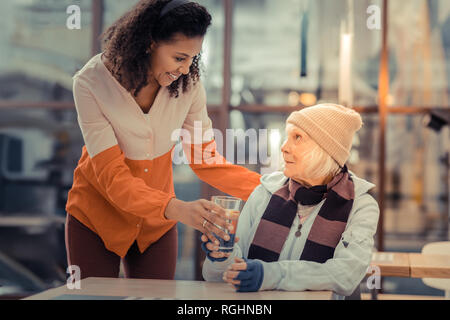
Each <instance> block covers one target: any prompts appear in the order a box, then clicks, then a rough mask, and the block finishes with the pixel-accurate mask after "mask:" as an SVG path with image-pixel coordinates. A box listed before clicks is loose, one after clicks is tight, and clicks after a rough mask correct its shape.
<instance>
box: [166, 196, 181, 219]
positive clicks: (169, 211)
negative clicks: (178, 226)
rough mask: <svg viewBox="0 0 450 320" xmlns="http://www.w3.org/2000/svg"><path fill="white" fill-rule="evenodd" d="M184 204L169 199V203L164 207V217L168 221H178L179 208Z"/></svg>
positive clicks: (174, 199) (175, 199)
mask: <svg viewBox="0 0 450 320" xmlns="http://www.w3.org/2000/svg"><path fill="white" fill-rule="evenodd" d="M183 204H184V201H182V200H178V199H177V198H172V199H170V201H169V203H168V204H167V206H166V211H164V216H165V217H166V219H168V220H176V221H179V216H180V212H181V211H182V210H181V208H182V206H183Z"/></svg>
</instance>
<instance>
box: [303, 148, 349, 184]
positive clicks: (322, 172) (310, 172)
mask: <svg viewBox="0 0 450 320" xmlns="http://www.w3.org/2000/svg"><path fill="white" fill-rule="evenodd" d="M303 162H304V163H303V167H304V172H303V174H304V175H305V177H304V178H305V179H319V178H323V177H329V176H333V177H334V176H335V175H337V174H338V173H339V172H340V170H341V167H340V165H339V164H338V163H337V162H336V160H334V159H333V158H332V157H331V156H330V155H329V154H328V153H327V152H325V150H323V149H322V147H320V146H319V145H318V144H317V143H315V142H314V147H312V148H311V150H309V151H308V152H307V153H306V154H304V158H303Z"/></svg>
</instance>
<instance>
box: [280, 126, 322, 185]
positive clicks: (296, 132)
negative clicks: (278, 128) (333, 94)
mask: <svg viewBox="0 0 450 320" xmlns="http://www.w3.org/2000/svg"><path fill="white" fill-rule="evenodd" d="M314 146H315V142H314V141H313V140H312V139H311V138H309V136H308V135H307V134H306V133H305V132H304V131H302V130H301V129H299V128H298V127H296V126H294V125H292V124H289V123H288V124H287V126H286V141H285V142H284V143H283V145H282V146H281V152H282V153H283V158H284V162H285V168H284V175H285V176H286V177H288V178H292V179H295V180H304V179H307V178H308V177H306V176H305V173H304V166H303V165H302V164H303V158H304V155H305V154H306V153H308V152H309V151H310V150H311V149H312V148H313V147H314Z"/></svg>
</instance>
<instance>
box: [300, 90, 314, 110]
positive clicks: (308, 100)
mask: <svg viewBox="0 0 450 320" xmlns="http://www.w3.org/2000/svg"><path fill="white" fill-rule="evenodd" d="M299 101H300V103H301V104H302V105H304V106H305V107H311V106H313V105H315V104H316V102H317V97H316V95H315V94H313V93H302V94H301V95H300V97H299Z"/></svg>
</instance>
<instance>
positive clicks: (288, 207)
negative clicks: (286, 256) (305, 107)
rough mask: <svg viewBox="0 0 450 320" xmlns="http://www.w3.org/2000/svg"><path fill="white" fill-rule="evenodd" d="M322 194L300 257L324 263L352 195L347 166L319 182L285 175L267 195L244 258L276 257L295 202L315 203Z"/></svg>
mask: <svg viewBox="0 0 450 320" xmlns="http://www.w3.org/2000/svg"><path fill="white" fill-rule="evenodd" d="M324 198H326V200H325V202H324V204H323V205H322V207H321V209H320V211H319V213H318V215H317V217H316V219H315V220H314V223H313V225H312V227H311V231H310V232H309V234H308V238H307V240H306V243H305V248H304V249H303V252H302V254H301V256H300V260H306V261H313V262H318V263H324V262H326V261H327V260H328V259H331V258H332V257H333V255H334V250H335V248H336V246H337V245H338V243H339V240H340V238H341V236H342V233H343V232H344V230H345V227H346V225H347V220H348V216H349V214H350V211H351V209H352V206H353V199H354V198H355V190H354V185H353V181H352V179H351V178H350V175H349V173H348V170H347V167H344V168H343V170H342V171H341V172H340V173H339V174H338V175H337V176H336V177H335V178H334V179H333V180H332V181H331V182H330V183H329V184H327V185H323V186H315V187H311V188H306V187H304V186H302V185H301V184H299V183H297V182H296V181H294V180H292V179H289V180H288V182H287V183H286V184H285V185H284V186H283V187H282V188H281V189H280V190H278V191H277V192H275V193H274V194H273V195H272V197H271V198H270V201H269V204H268V206H267V208H266V211H265V212H264V214H263V216H262V218H261V221H260V223H259V225H258V229H257V230H256V233H255V236H254V238H253V242H252V243H251V245H250V248H249V252H248V258H249V259H260V260H263V261H266V262H272V261H278V258H279V257H280V253H281V249H282V248H283V245H284V243H285V241H286V239H287V237H288V235H289V231H290V229H291V226H292V223H293V222H294V218H295V216H296V215H297V206H298V203H301V204H303V205H315V204H318V203H320V202H321V201H322V200H323V199H324Z"/></svg>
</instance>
